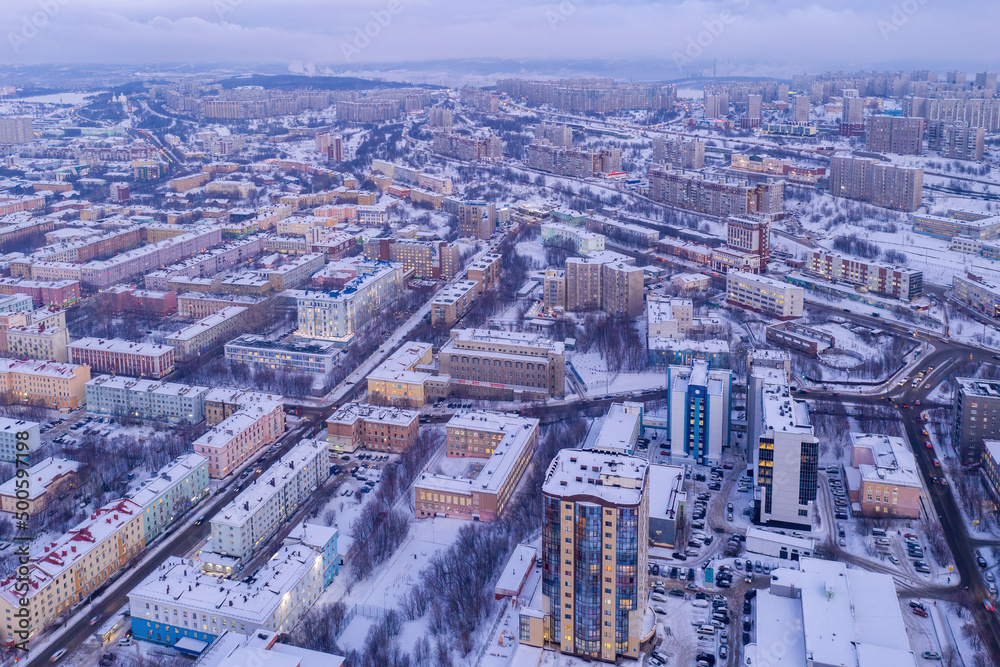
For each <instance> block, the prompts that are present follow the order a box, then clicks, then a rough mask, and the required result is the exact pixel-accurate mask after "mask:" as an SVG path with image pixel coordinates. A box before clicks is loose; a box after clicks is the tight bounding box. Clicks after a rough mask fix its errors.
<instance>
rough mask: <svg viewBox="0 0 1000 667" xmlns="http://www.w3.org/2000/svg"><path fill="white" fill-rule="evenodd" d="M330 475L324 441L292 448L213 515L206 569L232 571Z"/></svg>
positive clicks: (204, 559)
mask: <svg viewBox="0 0 1000 667" xmlns="http://www.w3.org/2000/svg"><path fill="white" fill-rule="evenodd" d="M329 476H330V456H329V453H328V451H327V445H326V443H325V442H323V441H321V440H304V441H302V442H300V443H299V444H298V445H296V446H295V447H293V448H292V449H291V450H290V451H289V452H288V453H287V454H285V455H284V456H283V457H281V459H280V460H279V461H278V462H277V463H275V464H274V465H272V466H271V467H270V468H268V469H267V471H266V472H264V474H262V475H261V476H260V477H258V478H257V479H255V480H254V481H253V482H251V483H250V484H249V486H248V487H247V488H246V489H244V490H243V491H242V492H240V494H239V495H238V496H236V498H234V499H233V501H232V502H231V503H229V504H228V505H226V506H225V507H223V508H222V509H221V510H219V512H218V514H216V515H215V516H214V517H212V520H211V525H212V542H211V544H212V551H211V553H209V554H206V553H205V552H202V562H203V569H204V570H205V572H206V573H214V574H217V575H225V576H229V575H232V574H233V573H234V572H235V570H237V569H238V568H239V566H241V565H242V564H243V563H245V562H246V561H247V560H248V559H249V558H250V556H251V555H252V554H253V553H254V551H256V550H257V549H259V548H260V547H261V546H262V545H263V544H264V543H265V541H266V540H267V539H268V538H270V537H271V536H272V535H273V534H274V533H275V531H276V530H277V529H278V527H279V526H280V525H281V524H282V523H283V522H284V521H285V520H286V519H288V518H289V517H290V516H292V515H293V514H294V513H295V510H296V509H298V507H299V505H300V504H301V503H302V502H303V501H304V500H305V499H306V498H308V497H309V496H310V495H311V494H312V492H313V491H315V490H316V489H317V488H319V487H320V486H321V485H322V484H323V483H324V482H325V481H326V480H327V478H328V477H329ZM216 556H222V558H216ZM227 557H228V558H227ZM231 559H236V562H235V563H233V562H232V561H231Z"/></svg>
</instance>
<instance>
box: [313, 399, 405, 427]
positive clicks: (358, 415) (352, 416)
mask: <svg viewBox="0 0 1000 667" xmlns="http://www.w3.org/2000/svg"><path fill="white" fill-rule="evenodd" d="M419 414H420V413H418V412H417V411H416V410H405V409H403V408H396V407H384V406H380V405H368V404H366V403H346V404H345V405H343V406H342V407H341V408H340V409H339V410H337V411H336V412H334V413H333V414H332V415H330V416H329V417H328V418H327V420H326V423H327V424H331V423H338V422H339V423H350V424H353V423H354V422H355V421H357V420H358V419H364V420H365V421H370V422H377V423H379V424H395V425H399V426H408V425H409V424H412V423H413V422H414V421H416V420H417V418H418V417H419Z"/></svg>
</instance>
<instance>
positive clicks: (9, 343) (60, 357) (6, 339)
mask: <svg viewBox="0 0 1000 667" xmlns="http://www.w3.org/2000/svg"><path fill="white" fill-rule="evenodd" d="M0 343H5V345H4V344H0V351H2V352H5V353H7V354H9V355H11V356H13V357H16V358H20V359H49V360H51V361H59V362H63V363H66V362H68V361H69V351H68V349H67V348H68V345H69V329H66V328H65V327H57V326H56V327H53V326H46V325H45V324H39V325H34V326H26V327H11V328H9V329H7V330H5V331H4V332H3V333H2V335H0Z"/></svg>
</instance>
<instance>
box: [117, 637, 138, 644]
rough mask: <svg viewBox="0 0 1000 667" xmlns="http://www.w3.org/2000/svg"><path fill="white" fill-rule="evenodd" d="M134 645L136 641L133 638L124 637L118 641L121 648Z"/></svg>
mask: <svg viewBox="0 0 1000 667" xmlns="http://www.w3.org/2000/svg"><path fill="white" fill-rule="evenodd" d="M134 643H135V640H134V639H132V638H131V637H122V638H121V639H119V640H118V645H119V646H131V645H132V644H134Z"/></svg>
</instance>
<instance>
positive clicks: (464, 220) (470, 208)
mask: <svg viewBox="0 0 1000 667" xmlns="http://www.w3.org/2000/svg"><path fill="white" fill-rule="evenodd" d="M457 213H458V235H459V236H461V237H465V238H473V239H483V240H486V239H490V238H492V237H493V234H494V232H496V230H497V205H496V204H495V203H494V202H484V201H463V202H459V203H458V207H457Z"/></svg>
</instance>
